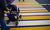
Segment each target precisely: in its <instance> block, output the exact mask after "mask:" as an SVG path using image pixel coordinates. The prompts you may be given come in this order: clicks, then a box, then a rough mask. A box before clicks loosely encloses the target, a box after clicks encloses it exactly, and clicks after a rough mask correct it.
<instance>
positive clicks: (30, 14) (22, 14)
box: [19, 13, 50, 15]
mask: <svg viewBox="0 0 50 30" xmlns="http://www.w3.org/2000/svg"><path fill="white" fill-rule="evenodd" d="M19 15H50V13H20V14H19Z"/></svg>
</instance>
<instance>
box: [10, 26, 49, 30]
mask: <svg viewBox="0 0 50 30" xmlns="http://www.w3.org/2000/svg"><path fill="white" fill-rule="evenodd" d="M10 30H50V26H43V27H21V28H10Z"/></svg>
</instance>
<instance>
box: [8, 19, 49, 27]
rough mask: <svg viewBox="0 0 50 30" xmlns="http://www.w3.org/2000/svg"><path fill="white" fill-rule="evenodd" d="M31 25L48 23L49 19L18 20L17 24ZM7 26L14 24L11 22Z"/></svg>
mask: <svg viewBox="0 0 50 30" xmlns="http://www.w3.org/2000/svg"><path fill="white" fill-rule="evenodd" d="M31 25H36V26H37V25H50V20H42V21H19V23H18V26H31ZM7 26H16V25H15V24H13V23H11V24H9V25H7Z"/></svg>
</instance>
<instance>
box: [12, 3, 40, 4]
mask: <svg viewBox="0 0 50 30" xmlns="http://www.w3.org/2000/svg"><path fill="white" fill-rule="evenodd" d="M12 4H39V3H12Z"/></svg>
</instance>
